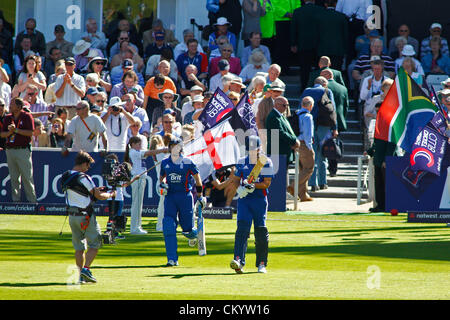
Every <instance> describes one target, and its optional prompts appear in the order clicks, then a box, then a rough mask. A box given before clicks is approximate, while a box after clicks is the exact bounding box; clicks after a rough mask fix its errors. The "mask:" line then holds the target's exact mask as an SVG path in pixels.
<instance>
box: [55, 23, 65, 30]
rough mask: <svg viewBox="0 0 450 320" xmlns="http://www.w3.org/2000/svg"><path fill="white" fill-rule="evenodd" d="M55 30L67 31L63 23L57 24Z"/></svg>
mask: <svg viewBox="0 0 450 320" xmlns="http://www.w3.org/2000/svg"><path fill="white" fill-rule="evenodd" d="M55 32H66V31H65V30H64V26H63V25H61V24H57V25H56V26H55Z"/></svg>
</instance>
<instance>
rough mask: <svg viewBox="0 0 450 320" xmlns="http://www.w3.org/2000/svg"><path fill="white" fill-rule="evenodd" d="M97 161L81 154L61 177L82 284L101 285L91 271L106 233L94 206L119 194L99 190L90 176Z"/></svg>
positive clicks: (79, 153) (83, 153)
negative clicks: (91, 168)
mask: <svg viewBox="0 0 450 320" xmlns="http://www.w3.org/2000/svg"><path fill="white" fill-rule="evenodd" d="M94 162H95V161H94V159H92V157H91V156H90V155H89V154H88V153H87V152H84V151H80V152H78V154H77V156H76V157H75V166H74V167H73V169H72V170H69V171H66V172H65V173H64V174H63V175H62V177H61V184H62V189H63V191H64V193H65V199H66V205H67V214H68V215H69V225H70V229H71V231H72V244H73V247H74V249H75V262H76V264H77V267H78V268H79V270H80V283H84V282H97V279H95V277H94V276H93V275H92V272H91V271H90V269H89V268H90V266H91V264H92V262H93V261H94V259H95V257H96V256H97V253H98V249H99V248H100V247H101V246H102V234H101V230H100V226H99V224H98V222H97V220H96V217H95V215H94V208H93V203H94V201H96V200H107V199H111V198H113V197H115V196H116V191H112V192H105V191H103V190H104V189H103V188H101V187H96V186H95V184H94V182H93V181H92V178H91V177H90V176H89V175H87V174H86V172H87V171H88V170H89V168H90V166H91V164H92V163H94ZM86 246H87V247H88V249H87V251H86Z"/></svg>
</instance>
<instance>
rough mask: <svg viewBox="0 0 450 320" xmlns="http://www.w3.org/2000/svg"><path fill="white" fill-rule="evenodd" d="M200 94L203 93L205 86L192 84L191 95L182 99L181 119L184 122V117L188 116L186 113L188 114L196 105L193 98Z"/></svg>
mask: <svg viewBox="0 0 450 320" xmlns="http://www.w3.org/2000/svg"><path fill="white" fill-rule="evenodd" d="M198 95H203V88H202V87H200V86H197V85H196V86H192V87H191V90H190V95H189V96H187V97H186V98H184V99H183V100H182V101H181V102H182V107H181V120H182V122H183V123H184V117H185V116H186V114H188V113H189V112H191V111H194V107H193V105H192V99H193V98H194V97H195V96H198ZM183 102H184V103H183Z"/></svg>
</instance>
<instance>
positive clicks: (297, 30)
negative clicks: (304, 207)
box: [0, 0, 450, 188]
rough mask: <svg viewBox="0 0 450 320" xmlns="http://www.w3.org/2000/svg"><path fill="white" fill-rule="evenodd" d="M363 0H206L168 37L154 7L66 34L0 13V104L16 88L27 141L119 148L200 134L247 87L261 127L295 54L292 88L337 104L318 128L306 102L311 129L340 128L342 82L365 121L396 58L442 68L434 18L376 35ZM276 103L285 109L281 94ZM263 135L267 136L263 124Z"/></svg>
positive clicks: (430, 69) (318, 177) (420, 71)
mask: <svg viewBox="0 0 450 320" xmlns="http://www.w3.org/2000/svg"><path fill="white" fill-rule="evenodd" d="M371 2H372V1H367V0H361V1H356V0H355V1H347V0H339V1H338V0H325V1H313V0H312V1H304V3H303V4H300V1H299V0H283V1H282V0H272V1H268V0H244V1H239V0H208V1H207V4H206V9H207V12H208V18H209V21H210V25H209V26H206V27H205V28H204V31H203V34H202V39H196V38H195V34H194V32H193V31H192V30H191V29H186V30H184V31H183V33H182V34H183V39H177V38H176V37H175V35H174V32H173V30H170V29H169V28H167V27H166V26H165V25H164V22H163V21H161V20H160V19H154V21H153V22H152V24H151V26H150V28H148V29H147V30H138V28H137V27H136V26H135V25H134V24H133V23H131V22H130V21H128V20H127V19H125V18H121V19H116V20H115V21H113V22H112V23H110V24H108V25H104V26H103V27H102V25H101V24H99V22H98V21H96V20H95V19H92V18H90V19H88V20H87V22H86V25H85V28H84V30H83V32H82V34H81V37H80V39H77V40H76V41H74V42H70V41H68V40H66V39H65V29H64V26H62V25H56V26H55V27H54V39H45V37H44V35H43V33H42V32H40V31H39V30H37V29H36V20H35V19H34V18H29V19H28V20H27V21H26V22H25V25H24V26H17V28H19V29H20V28H23V30H20V32H19V33H18V34H17V36H16V38H15V40H13V36H12V30H11V26H10V24H8V22H7V21H5V20H4V19H0V58H1V59H0V98H2V101H4V106H3V109H1V108H0V111H1V112H2V114H5V113H8V112H9V105H10V102H11V101H12V99H14V98H16V97H20V98H22V99H23V101H24V109H25V110H27V111H29V112H31V114H32V116H33V118H34V119H35V128H39V129H36V131H35V132H36V133H35V134H34V135H33V137H32V144H33V146H36V147H64V146H65V147H72V148H73V149H74V150H77V149H83V150H85V151H88V152H89V151H96V150H98V149H106V150H121V151H123V150H125V145H126V143H127V141H128V139H130V138H131V137H132V136H136V135H137V136H139V137H141V138H142V139H144V140H145V143H144V144H143V145H145V146H149V145H150V141H151V139H152V137H153V136H163V135H164V134H166V133H171V134H173V135H175V136H178V137H183V136H194V137H198V136H199V135H201V130H202V126H201V124H200V123H199V121H198V120H197V119H198V116H199V114H200V113H201V110H202V109H203V108H204V106H205V105H206V104H207V102H208V101H209V99H210V98H211V96H212V95H213V93H214V91H215V90H216V89H217V88H220V89H222V90H223V91H224V92H225V93H226V94H227V95H229V97H230V98H231V100H232V101H233V102H235V101H238V100H239V98H240V97H241V95H242V93H243V92H244V91H245V90H248V92H249V95H250V101H251V102H252V108H253V111H254V113H255V115H256V122H257V124H258V129H266V120H267V116H268V115H269V113H270V112H271V110H272V109H273V108H274V105H275V101H276V100H277V98H278V97H279V96H280V95H281V96H283V95H284V91H285V84H284V83H283V81H282V80H281V79H280V78H279V77H280V75H282V74H289V73H290V72H292V70H291V69H290V68H289V66H290V63H291V62H292V61H293V60H292V59H293V58H292V57H294V59H297V61H295V62H294V64H296V65H299V66H300V87H301V99H303V98H304V97H307V96H309V97H312V98H313V100H314V101H313V102H310V101H309V100H308V101H307V103H306V105H307V106H308V107H309V106H310V105H311V104H312V103H313V105H318V104H319V102H320V100H321V99H322V98H323V95H324V93H326V95H327V97H328V98H329V99H330V101H331V102H330V103H332V105H333V107H334V110H335V112H336V114H337V121H336V124H335V125H333V126H325V129H323V132H319V133H317V129H318V128H320V126H319V125H318V124H317V108H312V111H311V113H312V115H313V118H314V121H315V127H316V133H315V134H316V135H317V136H316V138H317V139H319V141H320V140H322V139H323V138H324V137H325V136H326V135H328V134H329V132H331V133H332V135H333V136H337V135H338V134H339V132H340V131H345V130H346V129H347V125H346V114H347V109H348V101H349V96H350V95H351V93H353V94H354V96H355V97H356V98H357V100H359V101H360V103H361V104H362V105H363V106H364V112H363V117H364V118H363V119H361V121H362V123H364V124H365V126H366V127H368V126H369V123H370V120H371V119H374V118H375V117H376V108H375V107H374V105H375V101H379V100H380V99H382V97H383V96H384V94H385V91H386V88H388V86H387V85H388V84H389V83H390V82H389V81H388V80H389V79H393V78H394V76H395V74H396V72H397V71H398V68H399V67H403V68H405V70H406V71H407V72H408V73H409V74H410V75H411V77H412V78H413V79H414V80H416V82H417V83H418V84H419V85H422V84H423V82H424V81H425V76H427V75H428V74H447V75H448V74H450V58H449V55H448V54H449V49H448V43H447V40H446V39H445V38H443V37H442V36H441V34H442V29H443V28H442V25H440V24H439V23H433V24H432V25H431V26H430V30H429V31H430V35H429V36H428V37H427V38H425V39H423V40H422V41H419V40H417V39H415V38H413V36H412V35H410V30H409V27H408V26H407V25H404V24H403V25H401V26H400V27H399V28H398V36H395V37H393V38H392V39H385V37H383V36H382V35H381V34H380V30H376V29H370V28H369V26H368V25H367V24H366V23H365V21H367V12H365V10H361V8H362V7H364V6H361V5H360V4H364V5H368V4H371ZM275 34H276V36H275ZM49 40H50V41H49ZM240 40H243V43H244V46H243V47H240V46H239V41H240ZM204 41H205V42H206V43H205V44H204V45H203V42H204ZM344 70H345V72H343V71H344ZM279 101H281V100H279ZM280 103H281V102H280ZM291 107H294V108H295V109H297V108H300V107H301V106H300V105H299V106H291ZM283 113H284V115H285V116H286V117H288V116H289V115H290V108H289V106H288V108H287V109H286V110H285V111H284V112H283ZM192 128H193V129H192ZM366 129H367V128H366ZM3 130H6V129H5V128H4V129H3ZM190 130H193V132H191V133H190V134H189V132H190ZM261 138H262V141H263V144H265V143H266V137H265V134H264V132H261ZM0 147H2V148H4V147H5V139H1V140H0ZM318 158H319V159H318ZM318 162H319V167H320V168H321V169H320V170H319V171H318V172H317V173H316V172H314V173H313V175H312V180H310V186H312V187H314V188H318V186H320V187H325V186H326V179H325V178H324V174H325V173H324V172H323V168H324V160H323V159H321V158H320V156H318V155H316V164H317V163H318ZM334 174H335V171H334Z"/></svg>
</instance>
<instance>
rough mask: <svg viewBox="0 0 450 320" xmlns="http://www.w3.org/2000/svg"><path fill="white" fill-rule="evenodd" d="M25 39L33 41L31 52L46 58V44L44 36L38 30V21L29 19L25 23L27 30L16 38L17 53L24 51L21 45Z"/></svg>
mask: <svg viewBox="0 0 450 320" xmlns="http://www.w3.org/2000/svg"><path fill="white" fill-rule="evenodd" d="M24 37H28V38H30V39H31V48H30V49H31V50H32V51H34V52H37V53H39V55H40V56H45V48H46V45H45V44H46V42H45V37H44V34H43V33H42V32H40V31H38V30H36V20H35V19H33V18H29V19H27V21H26V22H25V30H23V31H21V32H20V33H19V34H18V35H17V37H16V45H15V48H14V49H15V51H16V52H19V51H20V50H22V48H21V46H20V44H21V42H22V39H23V38H24Z"/></svg>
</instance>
